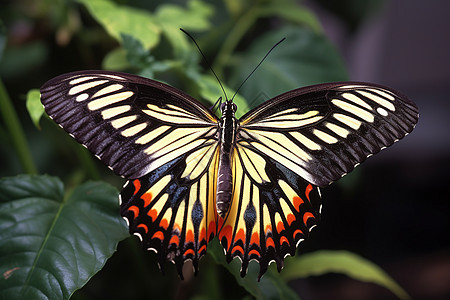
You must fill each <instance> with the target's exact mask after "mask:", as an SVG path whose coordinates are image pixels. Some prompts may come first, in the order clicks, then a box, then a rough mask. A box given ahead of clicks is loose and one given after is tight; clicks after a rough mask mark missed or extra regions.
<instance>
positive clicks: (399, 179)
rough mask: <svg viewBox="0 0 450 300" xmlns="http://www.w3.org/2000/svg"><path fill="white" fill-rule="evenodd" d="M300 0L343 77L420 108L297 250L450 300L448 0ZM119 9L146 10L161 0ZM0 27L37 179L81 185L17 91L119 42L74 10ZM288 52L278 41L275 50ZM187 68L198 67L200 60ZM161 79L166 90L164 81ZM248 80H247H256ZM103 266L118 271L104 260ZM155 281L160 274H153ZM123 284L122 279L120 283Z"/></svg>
mask: <svg viewBox="0 0 450 300" xmlns="http://www.w3.org/2000/svg"><path fill="white" fill-rule="evenodd" d="M80 2H82V1H80ZM170 2H171V3H172V2H173V3H182V1H170ZM206 2H208V1H206ZM224 2H226V3H225V4H223V7H221V5H217V4H216V7H215V10H216V11H215V14H214V15H213V17H212V18H211V19H213V21H212V22H216V23H219V25H220V22H222V21H223V19H224V18H226V17H225V16H224V14H226V13H228V14H231V13H230V7H232V5H230V3H232V2H233V1H224ZM227 2H228V3H227ZM298 2H299V6H300V5H301V6H302V7H304V8H305V9H308V10H309V11H311V12H312V14H313V15H315V17H316V18H317V19H318V21H319V24H320V27H321V28H322V30H323V35H325V36H326V38H328V39H329V40H330V41H331V43H332V44H333V45H334V47H336V49H337V53H339V54H340V55H341V57H342V61H343V63H344V65H345V66H346V69H347V70H348V74H347V75H345V74H344V75H343V77H344V79H345V77H346V76H347V77H348V78H349V79H351V80H356V81H367V82H374V83H379V84H383V85H386V86H390V87H393V88H394V89H396V90H399V91H402V92H403V93H404V94H406V95H408V96H409V97H410V98H411V99H412V100H413V101H414V102H415V103H416V104H417V105H418V107H419V111H420V119H419V123H418V125H417V127H416V129H415V130H414V131H413V133H412V134H410V135H409V136H408V137H407V138H405V139H404V140H402V141H401V142H399V143H396V144H395V145H394V146H392V147H391V148H389V149H387V150H385V151H382V152H381V153H380V154H377V155H376V156H375V157H374V158H371V159H369V160H368V161H367V162H365V163H364V164H363V165H362V166H360V167H358V168H357V169H356V170H355V171H354V172H353V173H351V174H349V175H348V176H346V177H345V178H343V179H342V180H340V181H339V182H337V183H336V184H333V185H331V186H330V187H328V188H326V189H323V190H322V192H323V193H322V196H323V201H324V207H323V210H322V213H323V217H322V222H321V224H320V226H319V227H318V228H317V230H315V232H314V233H313V234H312V236H311V239H310V240H309V241H308V242H306V243H304V244H302V245H303V247H301V248H300V249H299V251H298V252H299V253H300V254H301V253H306V252H311V251H315V250H320V249H335V250H336V249H345V250H349V251H352V252H355V253H357V254H360V255H361V256H363V257H365V258H367V259H369V260H371V261H373V262H375V263H376V264H378V265H379V266H381V267H382V268H383V269H384V270H385V271H387V272H388V273H389V274H390V275H391V276H392V277H393V278H394V279H395V280H396V281H397V282H398V283H399V284H400V285H401V286H402V287H403V288H404V289H405V290H406V291H407V292H408V293H409V294H410V295H411V297H412V298H413V299H450V197H449V194H450V187H449V183H448V179H449V178H450V177H449V175H448V173H449V171H448V170H450V156H449V153H450V135H449V134H448V133H446V130H447V129H449V128H450V117H449V113H450V101H449V95H450V57H449V56H450V38H449V29H450V19H449V12H450V2H449V1H445V0H430V1H426V2H425V1H421V0H409V1H402V0H391V1H388V0H386V1H381V0H370V1H357V0H353V1H352V0H345V1H325V0H316V1H314V0H309V1H298ZM117 3H120V4H126V5H133V6H136V7H139V8H140V9H146V10H149V11H152V10H154V9H155V8H156V7H158V5H159V4H160V3H162V1H155V2H152V4H146V3H145V1H125V0H123V1H117ZM208 3H212V2H211V1H209V2H208ZM211 5H212V4H211ZM221 9H223V11H222V10H221ZM226 9H228V10H227V12H225V11H226ZM0 20H1V21H2V23H3V24H1V25H0V27H1V35H0V53H2V56H1V57H0V78H1V79H2V81H3V85H4V87H5V89H6V90H7V92H8V94H9V96H10V98H11V100H12V102H13V104H14V108H15V111H16V112H17V113H18V115H19V119H20V122H21V126H23V128H24V131H25V136H26V141H27V143H28V147H29V149H30V152H31V156H32V158H33V160H34V163H35V164H36V168H37V172H38V173H40V174H43V173H48V174H51V175H55V176H59V177H62V178H63V179H64V181H65V182H66V184H69V185H70V183H71V182H79V181H80V180H84V179H85V178H86V177H89V176H87V175H86V174H85V173H84V171H82V170H79V169H77V167H78V163H77V157H76V155H78V154H77V152H74V151H73V150H71V149H70V148H71V147H77V146H76V144H75V143H74V142H72V141H71V140H70V138H68V137H67V136H65V135H64V134H62V133H61V132H60V131H59V130H58V129H57V128H56V126H54V124H51V123H50V122H48V120H42V121H41V128H40V129H37V128H36V127H35V126H34V125H33V123H32V121H31V119H30V117H29V115H28V112H27V110H26V94H27V93H28V91H29V90H30V89H36V88H39V87H40V86H41V85H42V84H43V83H44V82H45V81H47V80H48V79H50V78H52V77H54V76H56V75H59V74H61V73H65V72H69V71H75V70H80V69H99V68H102V67H104V66H105V64H106V63H105V60H104V57H105V56H106V55H107V54H110V53H111V52H110V51H111V49H114V48H115V47H117V41H115V40H114V39H113V38H111V37H108V35H106V34H105V32H104V29H102V28H101V27H100V26H99V25H98V23H97V22H96V20H95V19H94V18H93V17H92V16H90V14H89V12H88V10H87V9H86V8H85V7H82V5H81V4H79V3H76V2H74V1H67V2H65V1H25V0H19V1H5V0H2V3H1V4H0ZM219 25H217V26H219ZM220 26H222V25H220ZM277 26H280V21H279V20H276V19H274V18H266V19H263V20H260V21H259V22H258V23H256V25H255V26H254V27H252V28H251V30H248V32H247V34H246V35H245V38H243V39H242V40H241V41H240V42H239V45H238V46H236V49H237V50H239V51H242V52H244V51H245V49H247V48H249V47H251V45H252V41H253V36H258V35H261V33H262V32H264V30H268V29H271V28H276V27H277ZM220 28H221V29H220V30H218V31H217V32H218V33H217V35H216V36H214V35H211V34H210V35H209V36H208V35H202V30H199V31H198V34H197V33H196V35H197V36H201V37H202V38H200V45H201V46H202V48H203V50H204V52H205V53H206V55H207V56H208V58H210V57H209V56H213V55H214V54H215V53H216V52H215V51H216V50H217V48H218V47H219V49H220V43H222V42H224V39H220V38H218V37H217V36H220V33H222V35H223V34H224V33H226V32H227V31H226V30H227V29H226V28H227V27H226V26H225V27H223V26H222V27H220ZM193 31H194V32H195V29H194V30H193ZM205 36H206V38H205ZM214 37H216V39H215V40H213V38H214ZM289 45H290V42H289V40H287V41H285V42H284V43H283V44H282V45H280V46H279V47H280V48H283V47H286V48H289ZM87 46H88V47H89V48H88V49H86V47H87ZM269 48H270V47H269ZM192 49H194V48H192ZM267 50H268V48H267V49H262V52H263V53H264V52H266V51H267ZM193 51H196V50H193ZM219 53H220V52H219ZM196 55H197V54H196ZM299 55H302V54H299ZM213 60H214V58H213ZM268 60H269V61H270V57H269V58H268ZM193 61H194V63H195V64H200V62H199V59H198V58H196V59H193ZM106 65H108V64H106ZM213 65H214V64H213ZM254 65H255V64H253V66H254ZM108 66H111V64H109V65H108ZM165 67H167V66H165ZM234 67H235V66H234ZM234 67H233V66H232V67H231V68H229V70H228V71H227V69H226V68H224V72H223V73H224V76H225V77H222V78H224V79H223V80H222V81H225V83H227V84H228V86H230V87H231V88H236V87H237V86H238V84H236V83H239V82H241V81H240V80H241V79H240V78H241V77H239V76H233V74H234V73H236V71H235V70H234V69H233V68H234ZM169 69H170V68H169ZM219 69H220V67H219ZM153 70H154V69H153ZM220 70H221V69H220ZM138 71H139V72H142V70H138ZM221 71H222V70H221ZM258 72H259V73H263V72H264V70H259V71H258ZM258 72H257V73H258ZM330 72H333V71H332V70H330ZM219 73H221V72H219ZM229 74H231V75H229ZM245 74H247V73H245ZM245 74H244V75H245ZM160 76H161V78H162V79H165V80H167V81H171V78H170V77H169V76H168V75H167V74H162V75H161V74H160ZM227 76H229V77H227ZM257 76H258V75H257V74H256V75H255V78H256V79H255V78H252V79H250V80H249V81H256V82H258V79H257V78H258V77H257ZM261 76H264V75H261ZM337 77H339V76H337ZM180 78H181V79H180ZM182 78H183V77H179V78H178V79H175V80H173V82H174V83H173V84H174V85H175V84H176V83H177V82H179V81H181V80H182ZM339 78H342V77H339ZM303 82H306V83H308V80H306V79H305V80H304V81H303ZM251 84H252V83H249V85H251ZM177 87H180V86H177ZM180 88H181V87H180ZM243 93H245V92H243ZM200 94H202V93H201V92H200ZM268 94H269V95H270V92H268ZM219 95H220V94H219ZM271 96H274V95H271ZM5 122H6V120H5V119H4V118H3V119H2V120H1V122H0V125H1V127H0V176H13V175H16V174H21V173H24V172H25V171H24V168H23V164H21V162H20V160H19V158H18V155H17V150H16V148H15V147H14V145H13V144H12V142H11V137H10V136H8V131H7V129H6V128H7V124H5ZM71 157H74V158H73V159H71ZM94 164H95V165H96V167H97V168H98V169H100V170H101V171H100V174H101V178H102V180H105V181H108V182H111V183H112V184H114V185H115V186H117V187H120V186H121V180H120V179H119V178H116V176H114V174H111V173H110V172H108V171H107V169H106V168H104V167H103V166H102V165H101V164H100V163H98V162H95V163H94ZM97 175H98V174H97ZM119 252H120V247H119ZM111 264H112V263H111ZM106 268H110V269H113V270H115V271H117V270H120V269H118V268H119V267H117V266H110V265H109V263H108V265H107V266H106ZM152 272H157V271H156V267H152ZM130 276H132V274H130ZM156 276H159V274H158V275H156ZM125 277H128V276H125ZM120 278H121V280H125V279H124V275H121V277H120ZM228 279H229V278H228ZM94 282H95V277H94ZM98 284H99V285H101V284H100V283H98ZM290 286H291V287H292V288H293V289H295V291H296V292H298V295H299V296H300V297H302V298H303V299H396V297H395V296H394V295H393V294H392V293H391V292H389V291H388V290H386V289H384V288H382V287H379V286H377V285H374V284H371V283H364V282H361V281H356V280H353V279H350V278H348V277H346V276H344V275H338V274H327V275H323V276H313V277H309V278H306V279H299V280H296V281H294V282H291V283H290ZM178 288H179V287H178ZM95 289H96V288H95V286H93V284H91V285H89V284H88V285H87V286H86V287H85V288H83V290H82V291H81V292H79V293H78V294H75V296H76V297H79V298H80V299H90V298H102V297H96V296H98V295H99V294H97V292H98V291H97V292H96V291H95ZM181 290H182V291H184V290H183V289H182V288H181ZM187 295H189V293H187ZM177 296H178V297H179V298H184V297H185V296H186V294H184V293H183V292H180V293H179V294H177Z"/></svg>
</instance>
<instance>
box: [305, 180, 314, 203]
mask: <svg viewBox="0 0 450 300" xmlns="http://www.w3.org/2000/svg"><path fill="white" fill-rule="evenodd" d="M312 189H313V187H312V185H310V184H308V186H307V187H306V190H305V195H306V198H307V199H308V201H309V202H311V200H310V199H309V193H311V191H312Z"/></svg>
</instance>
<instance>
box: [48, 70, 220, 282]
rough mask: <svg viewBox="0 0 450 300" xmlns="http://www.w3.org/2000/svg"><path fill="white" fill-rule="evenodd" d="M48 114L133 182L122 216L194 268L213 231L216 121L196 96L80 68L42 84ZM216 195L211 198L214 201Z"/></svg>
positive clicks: (162, 256) (147, 243) (164, 255)
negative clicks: (190, 261)
mask: <svg viewBox="0 0 450 300" xmlns="http://www.w3.org/2000/svg"><path fill="white" fill-rule="evenodd" d="M41 101H42V103H43V104H44V107H45V110H46V112H47V113H48V115H49V116H50V117H51V118H52V119H53V120H54V121H55V122H56V123H58V124H59V125H60V126H61V127H62V128H64V129H65V130H66V131H67V132H68V133H69V134H70V135H71V136H73V137H74V138H75V139H76V140H77V141H78V142H80V143H81V144H83V145H84V146H85V147H86V148H88V149H89V150H90V151H91V152H92V153H93V154H95V155H96V156H97V157H98V158H100V159H101V160H102V161H103V162H104V163H105V164H106V165H108V166H109V167H110V168H111V169H112V170H113V171H114V172H115V173H117V174H118V175H121V176H123V177H125V178H127V179H130V181H129V182H128V183H127V184H126V185H125V187H124V189H123V191H122V193H121V200H122V201H121V202H122V203H121V213H122V216H124V218H125V219H126V220H127V221H128V223H129V226H130V232H131V233H134V234H136V235H137V236H139V237H140V238H141V240H143V246H144V247H145V248H147V249H152V250H154V251H155V252H157V253H158V255H159V263H160V266H161V267H162V266H163V265H162V263H163V262H164V261H165V260H167V259H168V260H172V261H174V262H176V264H177V268H178V271H179V272H180V276H182V274H181V268H182V265H183V263H184V261H185V260H186V259H192V260H193V261H194V265H195V266H197V263H198V259H199V258H200V257H201V256H202V255H203V254H205V252H206V243H207V242H208V241H209V240H210V239H211V238H212V237H214V235H215V231H216V225H215V207H214V206H215V204H214V199H215V193H214V192H215V186H214V184H213V182H215V181H216V176H217V174H216V172H215V170H216V168H217V157H218V155H217V153H218V141H217V118H216V116H214V115H213V114H212V113H211V112H210V111H209V110H208V109H207V108H206V107H205V106H203V105H202V104H200V103H199V102H197V101H196V100H195V99H193V98H192V97H190V96H188V95H186V94H184V93H182V92H181V91H178V90H177V89H175V88H173V87H170V86H168V85H165V84H163V83H160V82H157V81H153V80H150V79H145V78H142V77H138V76H133V75H130V74H124V73H118V72H107V71H83V72H75V73H69V74H65V75H62V76H59V77H56V78H54V79H52V80H50V81H49V82H47V83H46V84H44V85H43V86H42V88H41ZM211 199H212V201H211Z"/></svg>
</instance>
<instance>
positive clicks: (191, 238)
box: [185, 230, 194, 244]
mask: <svg viewBox="0 0 450 300" xmlns="http://www.w3.org/2000/svg"><path fill="white" fill-rule="evenodd" d="M185 242H186V244H187V243H190V242H192V243H193V242H194V233H193V232H192V230H188V231H187V232H186V241H185Z"/></svg>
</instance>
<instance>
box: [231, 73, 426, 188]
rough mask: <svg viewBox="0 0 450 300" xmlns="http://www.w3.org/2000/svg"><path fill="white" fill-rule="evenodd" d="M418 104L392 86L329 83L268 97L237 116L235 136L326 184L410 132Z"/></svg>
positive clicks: (319, 182) (314, 179) (416, 114)
mask: <svg viewBox="0 0 450 300" xmlns="http://www.w3.org/2000/svg"><path fill="white" fill-rule="evenodd" d="M417 120H418V109H417V107H416V105H415V104H414V103H413V102H412V101H411V100H409V99H408V98H407V97H406V96H404V95H402V94H401V93H399V92H396V91H394V90H392V89H388V88H386V87H382V86H379V85H374V84H367V83H358V82H355V83H352V82H345V83H327V84H319V85H315V86H310V87H306V88H300V89H297V90H293V91H290V92H287V93H284V94H282V95H280V96H277V97H275V98H273V99H272V100H269V101H267V102H266V103H264V104H262V105H260V106H258V107H257V108H255V109H253V110H252V111H250V112H248V113H247V114H245V115H244V116H243V117H242V118H241V131H240V137H239V139H240V140H241V141H246V142H248V143H249V144H251V145H252V146H253V147H256V148H257V149H258V150H259V151H262V152H264V153H266V155H268V156H270V157H273V158H275V159H276V160H277V161H278V162H280V163H281V164H283V165H284V166H286V167H287V168H289V169H290V170H292V171H294V172H295V173H297V174H299V175H300V176H301V177H303V178H304V179H305V180H307V181H308V182H310V183H313V184H314V185H318V186H326V185H328V184H329V183H331V182H332V181H335V180H337V179H339V178H341V177H342V176H343V175H345V174H347V173H348V172H350V171H351V170H353V168H354V167H355V166H356V165H358V164H359V163H361V162H362V161H364V160H365V159H366V158H367V157H369V156H371V155H373V154H375V153H377V152H379V151H380V150H382V149H384V148H386V147H388V146H390V145H392V144H393V143H394V142H395V141H397V140H399V139H401V138H403V137H404V136H405V135H407V134H408V133H409V132H411V131H412V130H413V128H414V126H415V124H416V123H417Z"/></svg>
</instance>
